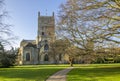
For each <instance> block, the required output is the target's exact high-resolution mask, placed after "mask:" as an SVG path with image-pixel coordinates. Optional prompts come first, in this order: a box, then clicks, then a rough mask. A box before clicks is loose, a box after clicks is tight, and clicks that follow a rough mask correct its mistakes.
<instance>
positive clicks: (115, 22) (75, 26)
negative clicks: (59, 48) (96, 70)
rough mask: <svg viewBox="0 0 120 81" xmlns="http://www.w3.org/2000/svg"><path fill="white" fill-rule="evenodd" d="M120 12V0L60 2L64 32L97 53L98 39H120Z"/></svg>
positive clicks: (104, 40)
mask: <svg viewBox="0 0 120 81" xmlns="http://www.w3.org/2000/svg"><path fill="white" fill-rule="evenodd" d="M119 12H120V1H119V0H67V2H66V3H64V4H61V6H60V11H59V14H58V16H59V22H58V26H59V27H58V28H59V31H60V32H63V33H65V34H62V36H65V37H67V38H68V39H70V40H71V41H72V42H73V43H74V44H75V45H77V46H78V47H80V48H81V49H83V50H85V51H86V54H93V55H94V53H95V52H94V50H95V48H96V46H98V45H99V43H104V42H109V41H112V42H115V43H118V44H119V43H120V40H119V39H120V24H119V23H120V17H119V16H120V13H119ZM104 44H105V43H104Z"/></svg>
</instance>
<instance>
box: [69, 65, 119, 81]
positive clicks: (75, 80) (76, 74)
mask: <svg viewBox="0 0 120 81" xmlns="http://www.w3.org/2000/svg"><path fill="white" fill-rule="evenodd" d="M75 66H76V68H74V69H73V70H72V71H71V72H69V73H68V76H67V81H120V64H91V65H84V64H82V65H75Z"/></svg>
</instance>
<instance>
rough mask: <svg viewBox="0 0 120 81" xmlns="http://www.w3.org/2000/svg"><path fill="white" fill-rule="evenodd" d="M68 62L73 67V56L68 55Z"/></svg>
mask: <svg viewBox="0 0 120 81" xmlns="http://www.w3.org/2000/svg"><path fill="white" fill-rule="evenodd" d="M69 63H70V66H71V67H73V58H70V57H69Z"/></svg>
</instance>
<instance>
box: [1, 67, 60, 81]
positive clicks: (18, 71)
mask: <svg viewBox="0 0 120 81" xmlns="http://www.w3.org/2000/svg"><path fill="white" fill-rule="evenodd" d="M58 70H61V68H53V69H52V68H42V69H40V68H1V69H0V81H16V80H17V81H29V80H30V81H44V80H45V79H47V78H48V77H49V76H50V75H52V74H53V73H55V72H56V71H58Z"/></svg>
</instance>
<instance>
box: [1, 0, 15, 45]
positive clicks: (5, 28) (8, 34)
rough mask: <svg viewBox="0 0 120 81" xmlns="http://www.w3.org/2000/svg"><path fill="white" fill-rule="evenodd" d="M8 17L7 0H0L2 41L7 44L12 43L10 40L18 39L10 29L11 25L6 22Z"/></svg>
mask: <svg viewBox="0 0 120 81" xmlns="http://www.w3.org/2000/svg"><path fill="white" fill-rule="evenodd" d="M8 17H9V16H8V12H7V11H6V10H5V0H0V42H1V43H2V44H5V45H6V44H7V45H8V44H9V45H10V41H11V40H13V39H16V37H15V36H14V35H13V33H12V31H11V29H10V27H11V25H10V24H9V23H6V20H7V19H8Z"/></svg>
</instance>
